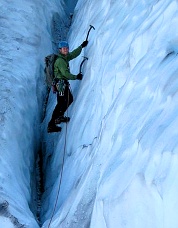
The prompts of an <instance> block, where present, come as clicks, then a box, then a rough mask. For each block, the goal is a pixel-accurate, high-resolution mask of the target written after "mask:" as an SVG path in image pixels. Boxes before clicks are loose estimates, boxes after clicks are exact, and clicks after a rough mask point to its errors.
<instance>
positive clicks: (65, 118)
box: [55, 116, 70, 124]
mask: <svg viewBox="0 0 178 228" xmlns="http://www.w3.org/2000/svg"><path fill="white" fill-rule="evenodd" d="M69 121H70V117H67V116H60V117H59V118H57V119H56V120H55V124H60V123H62V122H63V123H67V122H69Z"/></svg>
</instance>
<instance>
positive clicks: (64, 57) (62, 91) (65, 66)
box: [47, 41, 88, 133]
mask: <svg viewBox="0 0 178 228" xmlns="http://www.w3.org/2000/svg"><path fill="white" fill-rule="evenodd" d="M87 44H88V41H84V42H83V43H82V44H81V45H80V46H79V47H78V48H76V49H75V50H73V51H72V52H69V44H68V43H67V42H66V41H61V42H60V43H59V46H58V47H59V55H58V57H57V60H56V61H55V63H54V75H55V79H54V81H55V84H56V88H57V104H56V106H55V108H54V111H53V114H52V117H51V120H50V121H49V123H48V129H47V130H48V133H50V132H58V131H61V127H59V126H57V124H60V123H61V122H68V121H69V120H70V118H69V117H66V116H64V113H65V111H66V110H67V108H68V107H69V105H70V104H71V103H72V102H73V95H72V93H71V91H70V84H69V82H68V80H76V79H77V80H82V77H83V75H82V74H81V73H79V74H77V75H74V74H71V73H70V68H69V61H70V60H72V59H74V58H76V57H77V56H79V55H80V53H81V51H82V48H84V47H86V46H87Z"/></svg>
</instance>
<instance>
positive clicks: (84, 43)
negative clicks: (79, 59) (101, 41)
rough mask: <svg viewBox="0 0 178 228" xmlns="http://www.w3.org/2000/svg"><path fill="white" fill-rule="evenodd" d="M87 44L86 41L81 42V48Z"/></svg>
mask: <svg viewBox="0 0 178 228" xmlns="http://www.w3.org/2000/svg"><path fill="white" fill-rule="evenodd" d="M87 44H88V40H85V41H83V43H82V44H81V46H82V48H84V47H86V46H87Z"/></svg>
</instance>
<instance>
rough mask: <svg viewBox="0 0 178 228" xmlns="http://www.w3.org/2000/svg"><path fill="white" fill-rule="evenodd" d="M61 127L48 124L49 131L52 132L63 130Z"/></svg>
mask: <svg viewBox="0 0 178 228" xmlns="http://www.w3.org/2000/svg"><path fill="white" fill-rule="evenodd" d="M61 129H62V128H61V127H58V126H56V125H48V129H47V131H48V133H52V132H60V131H61Z"/></svg>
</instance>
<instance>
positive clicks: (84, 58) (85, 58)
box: [79, 56, 88, 74]
mask: <svg viewBox="0 0 178 228" xmlns="http://www.w3.org/2000/svg"><path fill="white" fill-rule="evenodd" d="M85 60H88V58H87V57H85V56H84V57H83V60H82V62H81V63H80V72H79V74H81V73H82V65H83V64H84V62H85Z"/></svg>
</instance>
